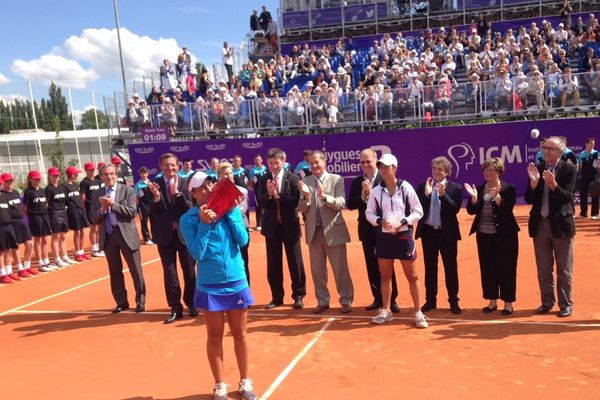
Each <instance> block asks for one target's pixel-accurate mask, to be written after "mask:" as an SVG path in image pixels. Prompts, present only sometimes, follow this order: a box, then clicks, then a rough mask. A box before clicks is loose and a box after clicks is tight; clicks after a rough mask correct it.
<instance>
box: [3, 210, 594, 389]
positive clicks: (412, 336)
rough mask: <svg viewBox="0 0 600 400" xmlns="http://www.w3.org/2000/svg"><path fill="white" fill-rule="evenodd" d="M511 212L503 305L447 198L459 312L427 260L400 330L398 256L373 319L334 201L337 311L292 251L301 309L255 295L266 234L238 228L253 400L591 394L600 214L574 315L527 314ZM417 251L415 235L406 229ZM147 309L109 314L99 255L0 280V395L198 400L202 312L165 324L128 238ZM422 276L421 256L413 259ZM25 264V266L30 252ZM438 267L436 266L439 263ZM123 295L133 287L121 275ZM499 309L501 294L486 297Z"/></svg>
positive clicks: (154, 272)
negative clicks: (348, 284)
mask: <svg viewBox="0 0 600 400" xmlns="http://www.w3.org/2000/svg"><path fill="white" fill-rule="evenodd" d="M528 211H529V207H527V206H519V207H517V208H516V210H515V212H516V214H517V219H518V221H519V223H520V225H521V229H522V231H521V233H520V236H519V238H520V254H519V266H518V278H517V279H518V283H517V302H516V303H514V308H515V312H514V314H513V315H512V316H510V317H504V316H501V315H500V313H499V312H495V313H492V314H486V315H484V314H483V313H482V312H481V308H482V307H483V306H485V305H486V304H487V303H486V302H485V301H484V300H483V299H482V295H481V286H480V274H479V266H478V261H477V251H476V244H475V238H474V236H471V237H469V236H467V234H468V230H469V228H470V225H471V221H472V217H471V216H468V215H467V214H466V212H465V211H464V209H463V210H461V213H460V220H461V231H462V234H463V240H462V241H461V242H459V278H460V298H461V306H462V307H463V313H462V314H460V315H453V314H451V313H450V311H449V310H448V308H447V307H448V306H447V304H446V301H445V299H446V291H445V286H444V282H443V273H442V271H440V278H439V279H440V293H439V295H438V306H439V307H440V308H438V309H437V310H435V311H432V312H430V313H428V316H429V317H430V321H429V322H430V327H429V328H428V329H422V330H419V329H417V328H415V327H414V324H413V320H412V315H413V311H412V310H411V303H410V296H409V294H408V286H407V284H406V280H405V279H404V277H403V275H402V272H401V268H400V266H399V265H398V267H397V269H396V271H397V273H398V277H399V280H398V283H399V291H400V296H399V298H398V302H399V304H400V307H401V312H400V314H398V315H395V316H394V320H393V321H391V322H389V323H387V324H385V325H383V326H374V325H371V324H370V323H369V319H370V318H371V317H372V316H373V315H374V314H373V313H372V312H367V311H364V307H365V306H366V305H367V304H369V303H371V301H372V298H371V295H370V290H369V286H368V281H367V274H366V271H365V267H364V260H363V255H362V250H361V246H360V242H358V239H357V234H356V222H355V219H356V212H349V211H346V212H345V216H346V220H347V222H348V225H349V228H350V231H351V233H352V238H353V241H352V243H349V245H348V259H349V263H350V270H351V274H352V279H353V281H354V287H355V301H354V310H353V312H352V313H351V314H344V315H342V314H341V313H340V310H339V307H340V306H339V304H337V301H336V299H337V295H336V292H335V286H334V282H333V277H332V276H331V274H330V289H331V291H332V303H331V306H332V309H330V310H328V311H327V312H325V313H324V314H321V315H315V314H313V313H311V309H312V307H314V306H315V305H316V299H315V297H314V288H313V286H312V280H311V279H310V266H309V262H308V254H307V251H306V250H307V248H306V246H304V245H303V251H304V260H305V264H306V271H307V277H308V285H307V287H308V296H307V297H306V299H305V304H306V308H305V309H304V310H299V311H296V310H293V309H292V308H291V299H290V298H289V277H288V275H287V272H286V273H285V274H284V276H285V277H286V278H285V288H286V291H287V293H288V294H286V302H287V304H286V305H285V306H283V307H280V308H276V309H274V310H269V311H267V310H264V308H263V306H264V304H265V303H267V302H269V301H270V292H269V288H268V284H267V279H266V265H265V245H264V240H263V237H262V236H261V235H260V233H259V232H253V233H251V243H250V269H251V283H252V289H253V292H254V296H255V299H256V305H255V306H254V307H252V309H251V310H250V314H249V324H248V342H249V347H250V361H251V365H250V367H251V377H252V378H253V379H254V382H255V383H254V385H255V389H256V391H257V393H258V395H259V398H262V399H267V398H270V399H286V400H289V399H314V400H321V399H398V398H406V399H480V398H485V399H487V400H491V399H545V400H546V399H561V400H564V399H593V398H599V393H600V361H599V360H600V311H599V308H600V301H599V300H598V299H599V297H598V290H599V287H598V286H599V281H600V279H599V278H600V271H599V265H598V260H599V256H600V246H599V240H598V239H599V238H600V230H599V228H600V221H592V220H590V219H585V220H581V219H578V220H577V229H578V231H577V236H576V239H575V267H574V271H575V272H574V312H573V315H572V316H571V317H570V318H567V319H560V318H557V317H556V311H557V309H556V308H555V309H554V310H553V312H551V313H550V314H547V315H542V316H539V315H536V314H535V309H536V308H537V306H538V305H539V303H540V302H539V291H538V285H537V279H536V268H535V262H534V257H533V245H532V242H531V239H529V238H528V236H527V233H526V222H527V213H528ZM417 246H418V249H419V252H420V251H421V244H420V243H419V242H417ZM142 262H143V265H144V267H143V268H144V275H145V279H146V285H147V303H146V309H147V312H146V313H143V314H135V313H133V312H130V311H128V312H123V313H121V314H117V315H113V314H111V313H110V309H112V308H113V307H114V303H113V300H112V297H111V294H110V288H109V281H108V279H107V278H108V276H107V275H108V270H107V266H106V261H105V259H103V258H100V259H96V260H92V261H88V262H85V263H82V264H79V265H76V266H72V267H68V268H66V269H64V270H59V271H56V272H52V273H47V274H40V275H38V276H37V277H34V278H30V279H27V280H24V281H22V282H17V283H14V284H11V285H4V286H2V287H0V340H1V343H2V346H1V347H0V352H1V356H0V376H2V378H1V381H2V386H1V387H0V398H2V399H4V400H8V399H140V400H146V399H148V400H150V399H210V398H212V385H213V380H212V376H211V373H210V370H209V367H208V363H207V360H206V356H205V339H206V332H205V329H204V326H203V320H202V317H201V316H199V317H198V318H195V319H190V318H189V317H188V316H187V314H186V315H185V317H184V319H182V320H180V321H177V322H175V323H174V324H172V325H164V324H163V323H162V321H163V319H164V318H165V317H166V314H167V311H168V310H167V307H166V300H165V295H164V290H163V278H162V268H161V264H160V260H159V259H158V252H157V250H156V247H155V246H143V248H142ZM417 264H418V270H419V275H420V278H421V287H422V293H421V297H422V298H423V297H424V288H423V270H424V267H423V261H422V257H420V255H419V258H418V261H417ZM34 265H35V264H34ZM440 269H441V268H440ZM125 279H126V283H127V287H128V289H129V301H130V304H135V302H134V299H133V297H134V293H133V285H132V283H131V279H130V276H129V274H126V276H125ZM499 307H500V308H501V307H502V303H501V302H500V304H499ZM224 348H225V376H226V380H227V382H228V383H229V384H230V385H231V388H230V393H229V395H230V398H232V399H239V395H238V394H237V391H236V390H237V382H238V380H239V376H238V372H237V367H236V363H235V357H234V354H233V344H232V340H231V336H230V335H229V334H228V331H227V330H226V338H225V340H224Z"/></svg>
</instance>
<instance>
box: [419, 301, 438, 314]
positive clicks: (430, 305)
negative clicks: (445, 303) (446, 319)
mask: <svg viewBox="0 0 600 400" xmlns="http://www.w3.org/2000/svg"><path fill="white" fill-rule="evenodd" d="M436 308H437V304H435V303H434V302H430V301H426V302H425V304H423V306H422V307H421V312H428V311H431V310H435V309H436Z"/></svg>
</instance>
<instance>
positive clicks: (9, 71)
mask: <svg viewBox="0 0 600 400" xmlns="http://www.w3.org/2000/svg"><path fill="white" fill-rule="evenodd" d="M118 4H119V15H120V22H121V28H124V29H125V30H126V31H122V33H121V39H122V42H123V48H124V49H125V51H124V53H125V54H124V56H125V64H126V72H127V79H128V84H131V81H132V79H133V78H134V77H141V76H142V75H149V71H150V70H154V71H158V65H159V64H160V62H161V61H162V58H169V59H170V60H171V61H175V59H176V57H177V54H179V52H180V48H181V46H187V47H188V48H189V49H190V51H191V53H192V54H193V55H194V56H195V57H196V58H197V59H198V60H199V61H202V62H204V63H205V64H208V65H212V64H213V63H214V62H219V61H220V57H221V55H220V51H221V47H222V45H223V41H229V42H230V43H231V44H232V45H234V46H236V47H237V46H239V45H240V43H241V42H242V40H243V39H244V37H245V35H246V33H247V32H248V30H249V26H248V20H249V16H250V14H251V12H252V9H257V10H259V12H260V7H261V6H262V5H266V6H267V9H269V10H270V11H271V13H272V14H273V16H276V14H277V9H278V7H279V2H278V1H276V0H260V2H253V1H245V0H218V1H200V0H194V1H192V0H188V1H183V0H163V1H158V0H145V1H141V0H119V2H118ZM2 14H3V17H4V18H3V27H2V28H3V29H2V30H3V32H5V36H4V40H2V41H0V55H1V56H0V98H2V99H4V100H6V99H11V98H13V97H14V96H22V97H29V88H28V85H27V82H28V81H29V80H30V81H32V84H33V92H34V97H35V98H36V99H39V98H41V97H45V96H47V88H48V83H49V81H50V80H54V81H57V82H59V83H60V84H61V86H62V87H63V90H64V92H65V93H66V88H67V86H69V87H71V89H72V94H73V102H74V105H73V108H74V110H75V111H76V114H77V113H78V112H81V111H83V110H84V109H86V108H87V107H89V106H91V104H92V97H91V93H92V91H95V92H96V94H97V95H96V99H97V102H98V108H100V109H102V108H103V107H102V95H111V94H112V93H113V90H117V91H120V90H122V86H123V85H122V83H121V75H120V68H119V64H118V50H117V47H116V45H115V43H116V31H115V30H114V29H115V20H114V13H113V1H112V0H87V1H84V0H52V1H47V0H33V1H10V2H3V4H2Z"/></svg>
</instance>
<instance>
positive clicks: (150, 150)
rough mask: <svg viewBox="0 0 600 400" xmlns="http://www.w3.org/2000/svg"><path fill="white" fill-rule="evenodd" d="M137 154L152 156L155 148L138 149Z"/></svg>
mask: <svg viewBox="0 0 600 400" xmlns="http://www.w3.org/2000/svg"><path fill="white" fill-rule="evenodd" d="M135 152H136V153H138V154H150V153H153V152H154V147H152V146H149V147H136V149H135Z"/></svg>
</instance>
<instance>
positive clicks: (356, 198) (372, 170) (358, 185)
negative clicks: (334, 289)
mask: <svg viewBox="0 0 600 400" xmlns="http://www.w3.org/2000/svg"><path fill="white" fill-rule="evenodd" d="M360 169H361V170H362V174H360V175H358V176H357V177H356V178H354V179H353V180H352V184H351V186H350V193H349V194H348V200H347V201H346V204H347V206H348V209H349V210H358V239H359V240H360V242H361V243H362V248H363V254H364V257H365V264H366V267H367V277H368V278H369V286H370V287H371V294H372V295H373V303H371V304H370V305H368V306H367V307H366V310H369V311H370V310H377V309H379V308H381V307H382V306H383V301H382V300H381V275H380V273H379V264H378V263H377V258H376V257H375V243H376V241H377V230H378V228H377V227H374V226H373V225H371V223H370V222H369V221H367V218H366V217H365V210H366V209H367V201H368V200H369V195H370V194H371V190H372V189H373V188H374V187H376V186H377V185H379V184H380V183H381V180H382V177H381V174H380V173H379V171H378V170H377V153H375V151H374V150H373V149H370V148H368V149H364V150H363V151H361V152H360ZM396 297H398V286H397V285H396V274H395V273H394V274H392V299H391V302H390V304H391V307H390V310H391V311H392V312H394V313H398V312H400V308H399V307H398V304H396Z"/></svg>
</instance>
